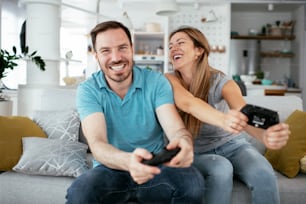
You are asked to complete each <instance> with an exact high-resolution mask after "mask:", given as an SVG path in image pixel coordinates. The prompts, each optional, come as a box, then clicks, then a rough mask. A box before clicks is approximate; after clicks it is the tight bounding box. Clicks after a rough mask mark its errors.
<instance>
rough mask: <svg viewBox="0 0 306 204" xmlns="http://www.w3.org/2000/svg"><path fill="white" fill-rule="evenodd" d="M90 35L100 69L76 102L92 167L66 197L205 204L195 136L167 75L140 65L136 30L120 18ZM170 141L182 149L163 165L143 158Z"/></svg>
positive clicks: (75, 200) (80, 90) (72, 199)
mask: <svg viewBox="0 0 306 204" xmlns="http://www.w3.org/2000/svg"><path fill="white" fill-rule="evenodd" d="M91 38H92V44H93V49H94V55H95V57H96V59H97V61H98V63H99V66H100V68H101V70H100V71H98V72H96V73H94V74H93V75H92V77H91V78H89V79H88V80H87V81H86V82H83V83H82V84H81V85H80V86H79V87H78V92H77V108H78V111H79V114H80V118H81V120H82V127H83V131H84V134H85V136H86V138H87V140H88V144H89V146H90V149H91V151H92V153H93V156H94V158H95V159H94V168H93V169H91V170H89V171H87V172H86V173H85V174H83V175H82V176H80V177H79V178H77V179H76V180H75V182H74V183H73V184H72V186H71V187H70V188H69V189H68V193H67V203H68V204H71V203H73V204H75V203H80V204H85V203H127V202H130V201H134V202H139V203H167V204H169V203H184V204H185V203H201V200H202V194H203V189H204V181H203V178H202V176H201V175H200V174H199V172H198V171H197V170H196V169H195V168H194V167H191V163H192V162H193V142H192V136H191V134H190V133H189V132H188V131H187V130H186V129H185V126H184V124H183V121H182V120H181V118H180V116H179V114H178V113H177V111H176V108H175V106H174V101H173V93H172V89H171V85H170V84H169V82H168V80H167V79H166V78H165V77H164V76H163V75H162V74H161V73H158V72H154V71H150V70H147V69H140V68H137V67H136V66H134V62H133V52H134V50H133V46H132V40H131V34H130V32H129V30H128V29H127V28H126V27H125V26H124V25H122V24H121V23H119V22H116V21H107V22H103V23H100V24H98V25H97V26H96V27H95V28H94V29H93V30H92V31H91ZM164 133H165V135H166V136H167V139H168V141H169V143H168V144H167V145H166V144H165V139H164ZM164 146H166V148H167V149H168V150H171V149H175V148H180V151H179V153H178V154H177V155H176V156H175V157H174V158H172V159H171V161H169V162H167V163H165V164H164V165H159V166H150V165H146V164H143V163H142V161H143V160H149V159H151V158H152V156H153V155H152V154H151V153H150V152H154V153H157V152H159V151H160V150H161V149H162V148H163V147H164Z"/></svg>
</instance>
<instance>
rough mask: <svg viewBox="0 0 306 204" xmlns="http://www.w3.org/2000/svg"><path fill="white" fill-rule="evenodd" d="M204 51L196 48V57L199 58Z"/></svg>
mask: <svg viewBox="0 0 306 204" xmlns="http://www.w3.org/2000/svg"><path fill="white" fill-rule="evenodd" d="M203 52H204V49H203V48H202V47H196V55H197V56H198V57H199V56H201V55H202V54H203Z"/></svg>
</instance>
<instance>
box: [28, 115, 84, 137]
mask: <svg viewBox="0 0 306 204" xmlns="http://www.w3.org/2000/svg"><path fill="white" fill-rule="evenodd" d="M33 120H34V122H36V123H37V124H38V125H39V126H40V127H41V128H42V129H43V131H44V132H45V133H46V134H47V135H48V138H49V139H62V140H69V141H78V139H79V127H80V118H79V115H78V113H77V111H76V110H75V109H70V110H64V111H35V113H34V117H33Z"/></svg>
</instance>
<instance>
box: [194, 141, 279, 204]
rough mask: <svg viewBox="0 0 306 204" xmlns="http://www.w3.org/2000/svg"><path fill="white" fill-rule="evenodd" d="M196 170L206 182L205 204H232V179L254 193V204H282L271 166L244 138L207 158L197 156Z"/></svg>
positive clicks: (208, 153) (210, 154)
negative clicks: (243, 184)
mask: <svg viewBox="0 0 306 204" xmlns="http://www.w3.org/2000/svg"><path fill="white" fill-rule="evenodd" d="M194 166H196V167H197V168H198V169H199V170H200V172H201V173H202V175H203V176H204V179H205V194H204V195H205V203H206V204H229V203H231V195H232V189H233V176H235V177H237V178H238V179H240V180H241V181H242V182H243V183H245V184H246V185H247V187H248V188H249V189H250V190H251V194H252V203H253V204H278V203H280V200H279V191H278V184H277V179H276V176H275V174H274V171H273V168H272V166H271V165H270V163H269V162H268V161H267V160H266V158H265V157H264V156H263V155H261V154H260V153H259V152H258V151H257V150H256V149H255V148H254V147H253V146H252V145H251V144H249V143H248V142H247V141H246V140H245V139H244V138H243V137H241V136H238V137H236V138H234V139H233V140H231V141H229V142H227V143H225V144H224V145H222V146H220V147H218V148H216V149H213V150H211V151H208V152H205V153H204V154H195V161H194Z"/></svg>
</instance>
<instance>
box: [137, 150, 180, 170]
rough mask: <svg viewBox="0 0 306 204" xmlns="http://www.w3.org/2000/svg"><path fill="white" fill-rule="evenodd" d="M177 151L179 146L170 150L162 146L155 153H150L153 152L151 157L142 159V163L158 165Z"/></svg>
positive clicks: (166, 160)
mask: <svg viewBox="0 0 306 204" xmlns="http://www.w3.org/2000/svg"><path fill="white" fill-rule="evenodd" d="M179 151H180V148H175V149H171V150H168V149H166V148H163V149H162V150H161V151H160V152H158V153H157V154H153V153H152V154H153V157H152V159H149V160H143V161H142V163H143V164H147V165H151V166H158V165H160V164H163V163H165V162H168V161H170V160H171V159H172V158H173V157H174V156H175V155H176V154H177V153H178V152H179Z"/></svg>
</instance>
